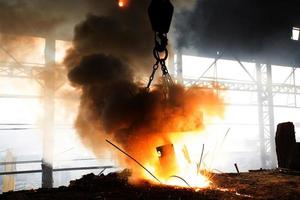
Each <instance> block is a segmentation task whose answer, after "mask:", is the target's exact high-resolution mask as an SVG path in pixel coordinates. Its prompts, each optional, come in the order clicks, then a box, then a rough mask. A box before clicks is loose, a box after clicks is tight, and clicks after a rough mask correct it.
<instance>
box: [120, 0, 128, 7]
mask: <svg viewBox="0 0 300 200" xmlns="http://www.w3.org/2000/svg"><path fill="white" fill-rule="evenodd" d="M127 5H128V0H119V2H118V6H119V7H120V8H124V7H126V6H127Z"/></svg>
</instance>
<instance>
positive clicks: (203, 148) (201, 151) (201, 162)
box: [198, 144, 204, 171]
mask: <svg viewBox="0 0 300 200" xmlns="http://www.w3.org/2000/svg"><path fill="white" fill-rule="evenodd" d="M203 152H204V144H203V145H202V151H201V156H200V161H199V167H198V171H200V168H201V163H202V157H203Z"/></svg>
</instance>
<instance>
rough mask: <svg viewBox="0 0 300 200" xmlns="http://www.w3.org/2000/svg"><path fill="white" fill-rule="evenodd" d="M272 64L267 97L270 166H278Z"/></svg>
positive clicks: (269, 66) (269, 72) (268, 70)
mask: <svg viewBox="0 0 300 200" xmlns="http://www.w3.org/2000/svg"><path fill="white" fill-rule="evenodd" d="M272 82H273V81H272V66H271V65H269V64H268V65H267V88H266V90H267V98H268V115H269V138H268V140H269V145H270V147H269V148H270V149H269V154H270V167H272V168H273V167H276V164H275V163H276V153H275V125H274V123H275V122H274V102H273V91H272Z"/></svg>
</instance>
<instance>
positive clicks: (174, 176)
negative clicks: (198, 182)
mask: <svg viewBox="0 0 300 200" xmlns="http://www.w3.org/2000/svg"><path fill="white" fill-rule="evenodd" d="M169 178H178V179H180V180H182V181H183V182H184V183H185V184H186V185H187V186H189V187H191V185H190V184H189V183H188V182H187V181H186V180H184V179H183V178H182V177H180V176H176V175H173V176H170V177H169Z"/></svg>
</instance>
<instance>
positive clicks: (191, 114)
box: [120, 87, 224, 188]
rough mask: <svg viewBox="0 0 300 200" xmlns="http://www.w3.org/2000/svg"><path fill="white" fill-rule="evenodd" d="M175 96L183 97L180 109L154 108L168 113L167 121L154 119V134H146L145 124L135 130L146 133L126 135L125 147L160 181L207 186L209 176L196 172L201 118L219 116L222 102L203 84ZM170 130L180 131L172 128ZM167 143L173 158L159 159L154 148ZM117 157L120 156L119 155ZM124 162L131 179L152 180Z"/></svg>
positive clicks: (144, 173) (197, 170)
mask: <svg viewBox="0 0 300 200" xmlns="http://www.w3.org/2000/svg"><path fill="white" fill-rule="evenodd" d="M179 98H181V100H182V101H183V103H182V105H184V109H183V110H180V111H176V110H175V111H174V109H172V113H169V110H168V109H167V108H166V109H164V110H163V111H161V110H154V111H153V112H157V113H155V114H157V115H167V116H170V117H167V119H168V121H167V122H157V124H156V126H157V133H156V134H147V132H148V131H149V130H147V127H146V128H145V130H137V131H141V132H143V131H145V135H147V137H134V138H130V142H129V144H128V146H126V147H125V148H126V150H127V151H128V152H129V153H130V154H131V155H133V157H135V158H136V159H137V160H139V161H140V162H141V163H143V164H144V165H145V167H146V168H147V169H148V170H149V171H151V172H152V173H153V174H155V176H156V177H157V178H158V179H159V180H160V181H161V182H163V183H164V184H168V185H175V186H183V187H184V186H192V187H198V188H203V187H208V186H209V185H210V180H209V178H208V177H207V176H205V175H203V174H201V173H199V168H198V162H199V159H200V155H201V151H202V144H203V143H204V141H203V139H202V133H203V131H204V129H205V126H204V124H203V123H204V122H203V119H204V118H205V121H212V120H214V119H215V118H216V117H221V118H222V117H223V113H224V103H223V100H222V99H221V98H220V97H219V96H218V95H217V94H216V93H215V92H214V90H213V89H207V88H193V87H192V88H187V89H186V93H185V94H184V95H183V96H180V97H179ZM182 112H184V113H182ZM164 119H165V118H164ZM199 119H200V121H199ZM166 124H167V125H166ZM172 130H182V131H176V132H172ZM141 135H144V133H141ZM168 144H173V145H174V152H175V157H176V158H175V159H173V158H170V159H166V160H164V161H162V160H161V159H160V152H157V149H156V148H157V147H159V146H163V145H168ZM120 157H124V156H123V155H120ZM163 162H164V163H163ZM124 164H125V165H126V166H128V165H129V166H130V168H132V170H133V181H138V180H140V179H147V180H150V181H153V183H155V180H154V179H153V177H152V176H151V175H150V174H148V173H147V172H146V171H144V170H143V169H141V168H140V167H139V166H137V165H136V164H135V163H134V162H132V161H130V160H126V163H124ZM202 168H203V165H202Z"/></svg>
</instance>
